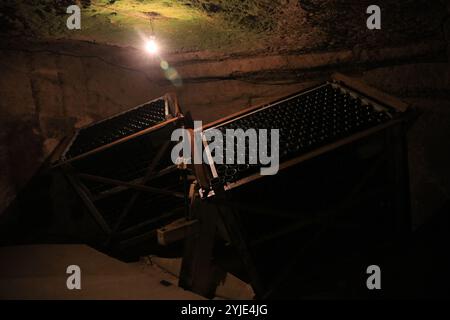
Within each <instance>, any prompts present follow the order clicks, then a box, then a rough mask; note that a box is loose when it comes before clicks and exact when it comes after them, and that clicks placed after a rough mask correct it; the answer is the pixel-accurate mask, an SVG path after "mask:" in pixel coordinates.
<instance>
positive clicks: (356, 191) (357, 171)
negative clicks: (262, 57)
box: [180, 75, 412, 298]
mask: <svg viewBox="0 0 450 320" xmlns="http://www.w3.org/2000/svg"><path fill="white" fill-rule="evenodd" d="M411 111H412V110H411V109H410V108H408V105H407V104H405V103H403V102H401V101H399V100H397V99H396V98H394V97H391V96H388V95H386V94H384V93H381V92H379V91H377V90H375V89H373V88H370V87H368V86H366V85H365V84H363V83H360V82H358V81H355V80H354V79H352V78H348V77H345V76H343V75H334V76H333V78H332V79H331V80H330V81H329V82H327V83H323V84H320V85H317V86H315V87H313V88H309V89H307V90H304V91H302V92H299V93H296V94H294V95H291V96H288V97H282V98H280V99H277V100H275V101H274V102H271V103H269V104H264V105H261V106H256V107H252V108H249V109H246V110H243V111H241V112H239V113H236V114H233V115H231V116H228V117H225V118H223V119H220V120H218V121H215V122H213V123H211V124H209V125H207V126H205V127H204V128H203V132H205V131H207V130H209V129H212V128H214V129H218V130H221V131H222V130H225V129H228V128H231V129H236V128H242V129H244V130H245V128H260V129H269V128H279V129H280V171H279V173H278V174H277V175H275V176H262V175H260V173H259V169H260V167H259V166H258V165H255V166H245V167H243V168H241V167H239V166H236V165H217V164H214V163H212V164H210V165H196V166H194V168H193V171H194V172H195V174H196V177H197V180H198V184H199V190H200V195H201V196H199V197H198V198H196V199H195V200H194V201H192V203H193V205H192V208H193V209H192V210H191V211H190V214H191V216H190V219H191V220H197V221H200V222H201V223H199V224H198V227H197V229H196V233H195V234H191V235H190V236H189V237H188V239H187V241H186V252H185V255H184V258H183V265H182V271H181V276H180V285H181V286H182V287H184V288H185V289H189V290H192V291H194V292H197V293H199V294H201V295H204V296H206V297H212V296H214V292H215V289H216V287H217V285H218V283H219V281H220V277H221V275H220V272H218V270H222V271H228V272H232V273H234V274H235V275H238V276H240V277H241V278H242V279H243V280H245V281H247V282H249V283H250V284H251V285H252V287H253V290H254V292H255V294H256V297H257V298H269V297H272V296H276V295H277V294H278V293H279V291H280V288H283V287H284V286H286V279H287V278H289V277H290V276H292V274H293V273H295V270H296V269H297V268H298V267H299V265H300V266H302V263H300V261H303V265H304V266H306V265H307V263H305V262H304V261H305V259H306V260H308V259H309V258H308V257H313V256H314V254H316V253H317V252H332V253H330V255H332V254H336V253H337V252H340V250H341V249H342V248H344V251H346V250H347V249H348V250H347V251H350V247H352V246H359V245H361V246H363V245H367V246H370V245H375V246H376V245H377V244H379V243H384V242H386V241H387V242H389V241H393V242H395V241H397V240H398V239H402V238H403V237H405V236H407V234H408V233H409V230H410V221H409V220H410V218H409V182H408V164H407V154H406V143H405V131H406V124H407V122H408V120H409V119H410V115H411V114H412V112H411ZM224 145H225V144H224ZM205 149H206V151H207V152H208V145H207V144H206V143H205ZM309 260H312V259H309Z"/></svg>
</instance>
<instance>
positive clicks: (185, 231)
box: [156, 218, 198, 246]
mask: <svg viewBox="0 0 450 320" xmlns="http://www.w3.org/2000/svg"><path fill="white" fill-rule="evenodd" d="M197 230H198V220H186V218H181V219H178V220H175V221H174V222H172V223H170V224H168V225H166V226H163V227H161V228H159V229H158V230H157V231H156V233H157V237H158V243H159V244H160V245H162V246H167V245H169V244H171V243H174V242H177V241H180V240H183V239H185V238H187V237H188V236H191V235H192V234H194V233H196V232H197Z"/></svg>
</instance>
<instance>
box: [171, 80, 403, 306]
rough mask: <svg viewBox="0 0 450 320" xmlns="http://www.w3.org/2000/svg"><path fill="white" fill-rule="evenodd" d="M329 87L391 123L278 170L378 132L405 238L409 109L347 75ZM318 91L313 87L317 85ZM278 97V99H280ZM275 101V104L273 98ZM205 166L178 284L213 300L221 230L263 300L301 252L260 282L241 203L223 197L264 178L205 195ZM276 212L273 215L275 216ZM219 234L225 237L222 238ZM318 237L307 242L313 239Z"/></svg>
mask: <svg viewBox="0 0 450 320" xmlns="http://www.w3.org/2000/svg"><path fill="white" fill-rule="evenodd" d="M332 81H333V82H332V83H335V84H338V85H339V86H342V87H345V89H346V90H349V91H350V92H351V93H352V94H357V95H363V96H364V97H365V98H367V99H370V100H371V102H372V103H374V104H376V105H377V106H379V107H381V108H392V109H393V110H395V112H396V114H395V116H394V117H393V119H392V120H390V121H388V122H387V123H384V124H381V125H378V126H376V127H373V128H370V129H368V130H365V131H362V132H359V133H356V134H353V135H351V136H349V137H347V138H344V139H341V140H339V141H336V142H334V143H331V144H328V145H325V146H323V147H320V148H317V149H315V150H313V151H311V152H308V153H306V154H303V155H300V156H298V157H296V158H294V159H291V160H289V161H286V162H283V163H281V164H280V171H281V170H286V169H288V168H290V167H293V166H295V165H298V164H300V163H302V162H304V161H306V160H310V159H313V158H315V157H318V156H320V155H322V154H325V153H328V152H331V151H333V150H336V149H338V148H341V147H343V146H345V145H350V144H354V143H356V142H358V141H361V140H363V139H365V138H367V137H370V136H374V135H377V134H380V135H382V136H384V137H385V139H386V143H385V144H384V146H386V147H387V148H388V151H389V154H390V155H391V156H392V158H393V159H392V161H389V163H390V166H389V167H390V170H389V172H387V173H386V174H389V175H390V176H391V177H392V179H391V182H392V183H391V186H392V188H393V190H396V191H397V190H398V194H397V193H396V194H395V195H394V198H395V203H396V204H395V206H396V220H397V222H396V225H398V226H400V227H401V228H400V230H399V233H398V238H402V237H404V236H407V235H408V233H409V231H410V221H409V206H408V204H407V202H408V201H409V200H408V199H409V189H408V187H409V185H408V179H407V176H408V172H407V165H406V164H407V155H406V142H405V125H404V122H405V121H406V120H408V119H409V114H410V113H409V112H408V111H409V110H410V108H409V106H408V105H407V104H406V103H404V102H402V101H400V100H398V99H397V98H395V97H392V96H389V95H387V94H385V93H382V92H380V91H378V90H376V89H373V88H371V87H369V86H367V85H365V84H364V83H361V82H359V81H357V80H355V79H352V78H349V77H346V76H344V75H340V74H335V75H333V77H332ZM316 87H317V86H316ZM314 88H315V87H312V88H308V89H305V90H303V91H301V92H300V93H297V94H294V95H291V96H289V97H288V98H291V97H294V96H296V95H298V94H302V93H305V92H307V91H309V90H312V89H314ZM281 99H283V98H281ZM277 101H278V100H277ZM266 106H268V104H262V105H259V106H254V107H250V108H247V109H244V110H242V111H239V112H237V113H234V114H232V115H230V116H227V117H224V118H222V119H219V120H217V121H214V122H212V123H210V124H207V125H205V126H204V127H203V128H202V129H203V130H207V129H209V128H213V127H215V126H217V125H219V124H223V123H225V122H228V121H231V120H234V119H236V118H238V117H241V116H243V115H246V114H248V113H251V112H255V111H257V110H261V109H262V108H264V107H266ZM382 161H384V162H385V163H386V162H387V161H386V159H384V157H383V156H380V160H379V161H377V162H376V163H375V164H374V165H373V167H372V168H371V169H370V170H369V171H368V172H367V173H366V174H365V175H364V176H363V177H361V178H360V182H359V183H357V185H355V187H354V188H353V190H352V191H351V192H350V194H349V195H348V196H347V197H346V198H345V199H342V201H341V203H340V204H339V205H338V208H335V210H333V212H328V214H330V217H329V218H328V219H327V220H326V223H325V224H324V225H323V227H322V228H321V231H320V233H319V234H318V236H317V237H318V238H319V237H320V236H321V235H322V234H324V233H325V232H326V231H327V230H328V228H330V226H331V225H332V224H333V223H334V220H335V219H336V217H337V216H338V215H339V212H341V211H342V210H344V208H346V206H348V205H349V203H351V202H352V201H354V198H355V196H356V195H357V194H358V192H360V190H362V188H363V186H365V184H366V183H367V182H368V180H369V179H370V178H371V176H372V175H373V174H374V173H375V172H376V170H378V167H379V163H380V162H382ZM212 171H213V170H211V169H210V168H209V167H208V166H206V165H197V168H196V172H200V173H201V176H202V179H201V183H200V190H201V189H202V188H203V189H204V191H203V192H204V195H205V196H204V197H203V199H199V198H197V199H196V203H195V204H194V205H193V212H194V215H193V217H194V218H195V219H198V220H199V222H200V226H203V228H201V227H200V229H199V234H196V235H192V236H190V237H189V238H188V239H187V241H186V248H185V255H184V257H183V265H182V272H181V274H180V283H179V284H180V286H182V287H183V288H185V289H188V290H192V291H194V292H196V293H198V294H200V295H203V296H205V297H213V295H214V291H215V289H216V285H217V280H216V279H215V274H217V270H216V267H215V266H214V265H213V264H212V262H211V261H212V260H213V252H212V246H211V241H213V239H215V237H216V236H217V235H219V230H223V229H224V230H226V235H225V238H227V239H229V241H231V242H232V243H233V244H234V245H235V246H236V248H237V251H238V254H239V256H240V259H241V260H242V262H243V263H244V265H245V268H246V270H247V273H248V275H249V277H250V282H251V285H252V287H253V289H254V291H255V293H256V298H261V299H264V298H268V297H270V294H271V293H272V292H273V291H274V290H275V289H276V288H277V287H278V286H279V285H280V283H281V282H282V281H283V279H284V278H285V277H286V275H287V274H288V273H289V272H291V271H292V269H293V268H294V267H295V266H296V264H297V263H298V259H299V257H300V256H301V255H302V254H303V250H300V251H299V252H298V253H296V254H295V257H294V259H293V260H292V261H291V262H289V263H288V264H287V266H286V267H285V268H284V271H283V272H282V273H281V274H280V275H279V277H277V279H275V281H274V282H273V283H271V284H265V283H264V282H263V281H262V279H260V276H259V274H258V272H257V269H256V267H255V262H254V260H253V257H252V254H251V252H250V250H249V248H250V247H251V246H252V245H253V244H254V243H251V242H250V241H249V239H248V238H247V236H246V234H245V230H243V229H242V228H241V225H240V222H239V218H238V215H237V212H236V209H237V210H239V206H240V204H239V203H237V202H236V200H234V199H229V198H228V195H227V194H228V192H227V191H230V190H233V189H236V190H238V188H239V187H240V186H243V185H245V184H247V183H250V182H252V181H256V180H258V179H262V178H264V177H263V176H261V175H259V174H253V175H250V176H248V177H245V178H243V179H240V180H238V181H236V182H234V183H232V184H227V185H225V186H224V188H223V189H218V190H213V191H212V192H211V190H209V191H208V188H209V187H210V186H211V182H210V181H211V179H213V178H214V174H213V173H212ZM277 214H278V212H277ZM302 227H303V225H302V223H294V224H292V225H290V226H289V228H286V230H281V231H279V232H275V233H274V234H272V235H266V236H265V237H262V238H261V239H259V240H256V241H269V240H271V239H273V238H274V237H279V236H281V235H284V234H289V233H291V232H293V231H296V230H298V229H299V228H302ZM222 236H224V235H222ZM318 238H316V239H313V240H312V241H316V240H318Z"/></svg>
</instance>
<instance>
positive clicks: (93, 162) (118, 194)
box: [55, 94, 187, 249]
mask: <svg viewBox="0 0 450 320" xmlns="http://www.w3.org/2000/svg"><path fill="white" fill-rule="evenodd" d="M183 119H184V117H183V115H182V113H181V111H180V108H179V105H178V102H177V99H176V97H175V96H174V95H171V94H167V95H165V96H163V97H160V98H158V99H154V100H152V101H149V102H147V103H145V104H142V105H139V106H137V107H135V108H133V109H130V110H127V111H125V112H122V113H120V114H116V115H114V116H112V117H110V118H107V119H104V120H101V121H99V122H95V123H92V124H90V125H89V126H86V127H83V128H80V129H79V130H77V132H76V133H75V134H74V136H73V137H72V139H71V140H70V141H69V143H68V145H67V146H66V147H65V148H64V150H63V152H62V154H61V156H60V159H59V160H58V161H57V162H56V163H55V167H56V168H60V169H62V171H63V172H64V174H65V176H66V177H67V180H68V181H69V182H70V184H71V185H72V187H73V189H74V190H75V191H76V193H77V194H78V196H79V198H80V199H81V200H82V202H83V203H84V205H85V207H86V208H87V210H88V212H89V213H90V214H91V215H92V217H93V218H94V219H95V221H96V222H97V224H98V225H99V226H100V228H101V230H102V231H103V234H104V237H103V243H102V245H103V246H105V247H109V248H111V247H114V248H122V249H123V248H126V247H127V246H132V245H134V244H136V243H139V242H140V241H145V240H146V239H152V238H153V239H156V229H157V228H159V227H160V226H162V225H164V224H167V223H169V222H170V221H172V220H174V219H176V218H179V217H182V216H183V215H184V214H185V208H186V201H187V198H186V197H187V194H186V181H184V179H185V178H186V175H183V174H181V173H180V171H179V170H178V169H177V166H176V165H175V164H173V163H172V161H171V158H170V152H171V149H172V146H173V144H174V143H173V142H172V141H171V139H170V138H171V134H172V132H173V130H174V129H176V128H179V127H181V126H182V125H183Z"/></svg>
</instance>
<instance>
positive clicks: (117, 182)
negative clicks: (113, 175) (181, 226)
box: [78, 173, 184, 198]
mask: <svg viewBox="0 0 450 320" xmlns="http://www.w3.org/2000/svg"><path fill="white" fill-rule="evenodd" d="M78 177H80V178H81V179H86V180H90V181H95V182H100V183H105V184H112V185H117V186H123V187H127V188H130V189H135V190H138V191H144V192H149V193H158V194H164V195H170V196H174V197H176V198H184V194H183V193H181V192H175V191H169V190H164V189H159V188H155V187H150V186H146V185H143V184H136V183H131V182H126V181H122V180H116V179H110V178H105V177H100V176H94V175H91V174H86V173H79V174H78Z"/></svg>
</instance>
